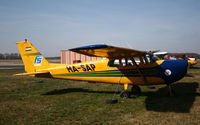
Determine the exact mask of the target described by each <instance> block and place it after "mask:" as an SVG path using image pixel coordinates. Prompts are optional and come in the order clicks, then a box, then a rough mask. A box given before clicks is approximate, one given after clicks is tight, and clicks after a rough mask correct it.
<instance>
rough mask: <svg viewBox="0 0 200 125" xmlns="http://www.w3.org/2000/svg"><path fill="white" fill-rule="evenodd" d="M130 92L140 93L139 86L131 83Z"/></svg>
mask: <svg viewBox="0 0 200 125" xmlns="http://www.w3.org/2000/svg"><path fill="white" fill-rule="evenodd" d="M131 93H132V94H140V93H141V88H140V87H139V86H138V85H133V86H132V88H131Z"/></svg>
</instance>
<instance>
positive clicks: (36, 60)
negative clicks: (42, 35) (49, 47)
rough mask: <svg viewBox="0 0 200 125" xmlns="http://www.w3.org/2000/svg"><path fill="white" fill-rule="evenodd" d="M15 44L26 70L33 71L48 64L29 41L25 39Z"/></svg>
mask: <svg viewBox="0 0 200 125" xmlns="http://www.w3.org/2000/svg"><path fill="white" fill-rule="evenodd" d="M16 44H17V47H18V50H19V52H20V55H21V58H22V61H23V63H24V68H25V71H26V72H35V71H37V70H40V69H44V68H47V67H48V66H49V63H48V61H47V60H46V59H45V58H44V57H43V56H42V55H41V53H40V52H39V51H38V50H37V49H36V48H35V47H34V46H33V45H32V44H31V43H30V42H29V41H27V40H25V41H21V42H17V43H16Z"/></svg>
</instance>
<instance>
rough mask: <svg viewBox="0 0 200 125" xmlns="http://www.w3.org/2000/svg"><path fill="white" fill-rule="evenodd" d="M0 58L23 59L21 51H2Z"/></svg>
mask: <svg viewBox="0 0 200 125" xmlns="http://www.w3.org/2000/svg"><path fill="white" fill-rule="evenodd" d="M0 59H21V57H20V55H19V53H0Z"/></svg>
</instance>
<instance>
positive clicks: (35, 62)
mask: <svg viewBox="0 0 200 125" xmlns="http://www.w3.org/2000/svg"><path fill="white" fill-rule="evenodd" d="M42 58H43V57H42V56H36V57H35V61H34V66H40V65H41V64H42Z"/></svg>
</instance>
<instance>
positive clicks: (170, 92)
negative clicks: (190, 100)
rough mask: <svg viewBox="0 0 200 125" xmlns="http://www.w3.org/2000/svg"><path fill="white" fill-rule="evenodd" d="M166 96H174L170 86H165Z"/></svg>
mask: <svg viewBox="0 0 200 125" xmlns="http://www.w3.org/2000/svg"><path fill="white" fill-rule="evenodd" d="M167 95H168V96H174V95H175V92H174V90H173V89H172V86H171V85H170V84H168V85H167Z"/></svg>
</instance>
